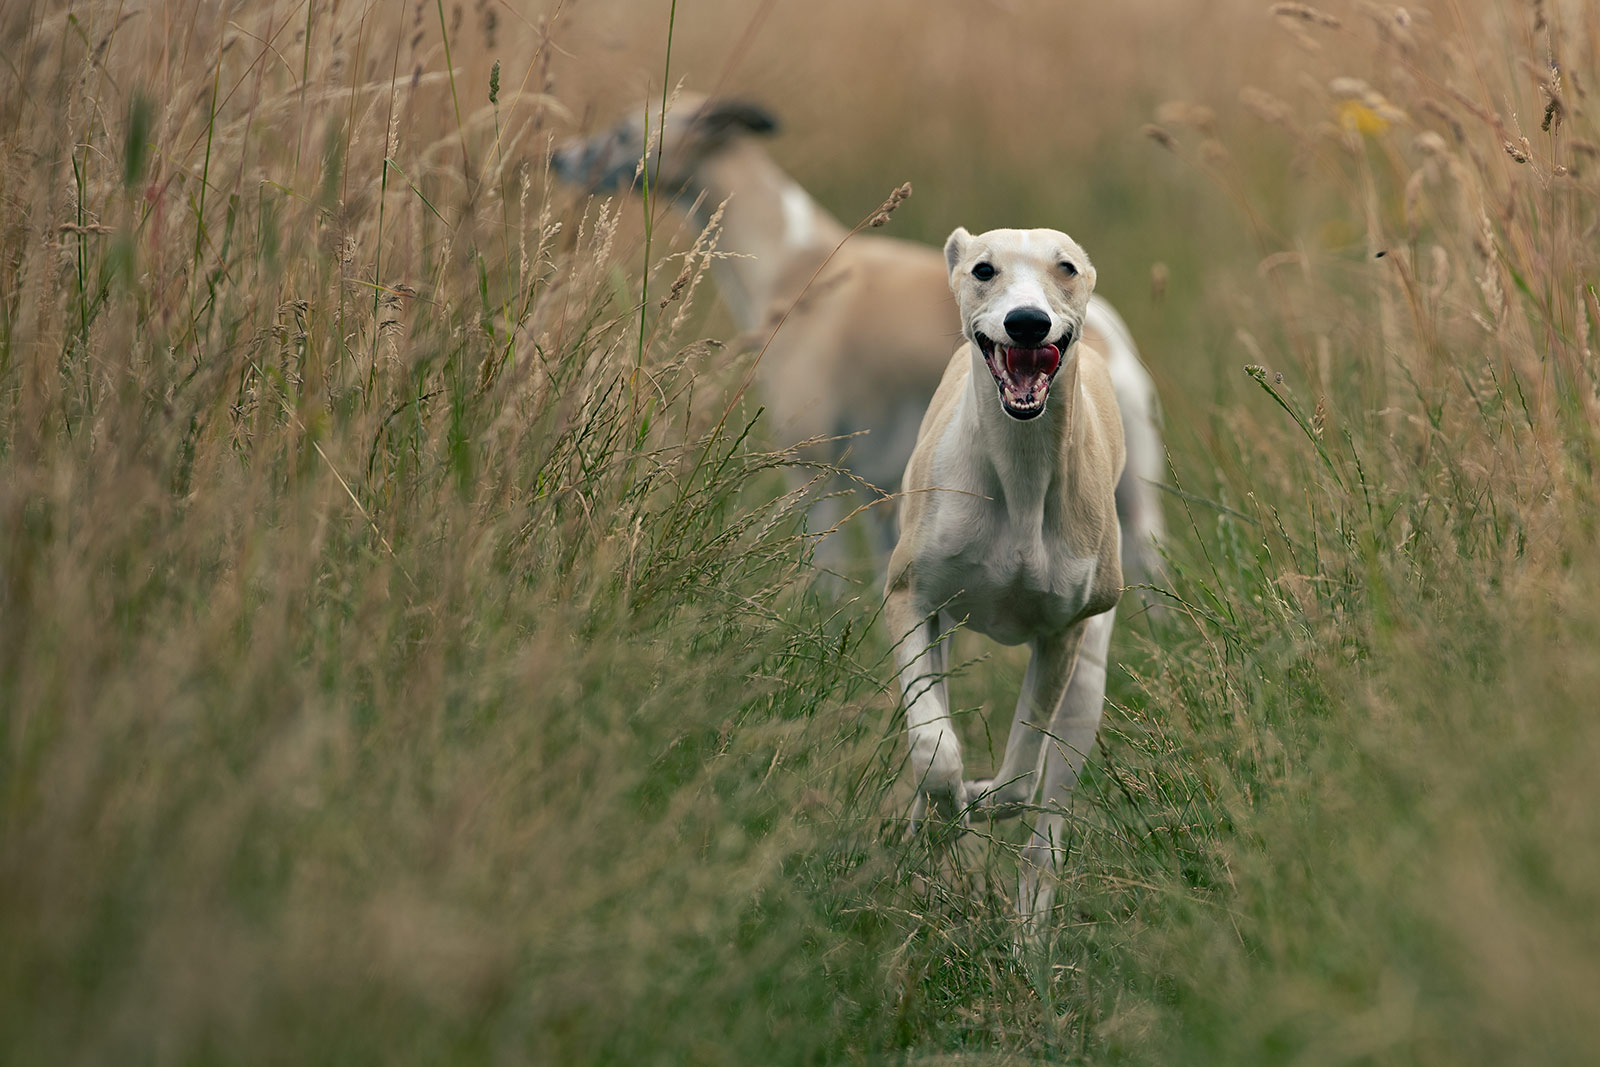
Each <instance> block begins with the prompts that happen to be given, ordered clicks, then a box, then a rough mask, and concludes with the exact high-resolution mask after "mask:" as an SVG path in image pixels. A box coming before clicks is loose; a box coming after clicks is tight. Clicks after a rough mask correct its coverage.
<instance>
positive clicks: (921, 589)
mask: <svg viewBox="0 0 1600 1067" xmlns="http://www.w3.org/2000/svg"><path fill="white" fill-rule="evenodd" d="M945 262H946V264H947V267H948V271H949V275H948V277H949V284H950V288H951V289H952V290H953V291H954V293H955V297H956V304H957V306H958V308H959V309H960V313H961V324H962V331H963V333H964V334H965V335H966V339H967V343H966V344H964V345H962V346H961V348H960V349H958V350H957V351H956V354H955V356H954V357H953V358H952V359H951V360H950V362H949V365H948V366H947V367H946V368H945V372H944V379H943V380H942V381H941V382H940V383H939V389H938V392H937V393H935V395H934V398H933V403H932V404H931V405H930V406H929V408H928V411H927V414H926V415H925V416H924V417H923V419H922V427H921V430H920V431H919V432H918V434H917V444H916V448H915V450H914V451H913V452H912V454H911V461H910V463H909V464H908V465H907V467H906V473H905V481H904V485H903V494H902V496H901V498H900V501H899V515H900V540H899V543H898V544H897V545H896V546H895V550H894V555H893V556H892V558H891V560H890V563H889V579H888V587H887V601H888V602H887V607H886V610H885V617H886V619H887V622H888V625H889V628H890V631H891V634H892V636H893V638H894V640H896V641H897V642H899V643H898V644H897V646H896V653H897V662H898V665H899V671H900V683H901V686H902V687H903V689H904V693H905V707H906V722H907V725H908V728H909V732H910V740H911V770H912V773H913V774H914V775H915V776H916V783H917V799H916V803H915V806H914V808H913V812H912V817H913V820H919V819H921V818H922V817H923V815H924V814H925V813H926V811H927V808H928V806H929V804H930V803H931V804H933V805H934V806H935V807H936V808H937V809H938V810H940V811H941V812H942V813H943V814H944V815H945V816H946V817H958V818H960V819H962V820H963V821H965V820H966V818H967V813H968V811H969V810H978V811H980V812H987V813H989V814H993V815H997V816H998V815H1006V814H1015V813H1016V810H1017V808H1018V806H1019V805H1023V804H1027V803H1028V802H1029V801H1032V800H1034V799H1035V798H1037V803H1038V804H1039V805H1040V806H1041V807H1042V809H1043V810H1042V812H1041V814H1040V815H1039V816H1038V818H1037V820H1036V821H1035V823H1034V827H1033V831H1032V834H1031V836H1030V839H1029V841H1028V844H1027V845H1026V846H1025V847H1024V849H1023V854H1022V862H1021V868H1022V870H1021V878H1020V887H1019V893H1018V909H1019V911H1020V913H1021V914H1022V915H1023V917H1024V919H1025V920H1026V921H1027V923H1028V926H1029V927H1030V928H1032V929H1037V925H1038V922H1039V918H1040V917H1041V916H1042V915H1043V914H1044V913H1045V912H1046V911H1047V910H1048V908H1049V906H1050V902H1051V898H1052V895H1053V888H1052V881H1053V880H1052V878H1051V877H1049V876H1047V868H1049V869H1051V870H1052V871H1053V869H1054V866H1055V864H1056V862H1057V859H1058V856H1059V848H1060V840H1061V828H1062V815H1061V809H1062V806H1063V804H1064V802H1065V801H1066V799H1067V797H1068V795H1069V794H1070V792H1071V790H1072V786H1073V784H1074V782H1076V780H1077V777H1078V771H1079V770H1080V769H1081V768H1082V766H1083V759H1084V756H1085V754H1086V753H1087V752H1088V750H1089V748H1090V746H1091V745H1093V743H1094V737H1095V731H1096V730H1097V729H1098V727H1099V724H1100V713H1101V705H1102V703H1103V702H1104V699H1105V687H1106V655H1107V649H1108V647H1109V645H1110V642H1111V627H1112V621H1113V618H1114V616H1115V609H1116V603H1117V598H1118V596H1119V595H1120V594H1121V591H1122V567H1121V563H1120V552H1119V543H1120V533H1119V529H1118V525H1117V514H1116V500H1115V496H1116V486H1117V482H1118V479H1119V478H1120V477H1121V476H1122V472H1123V465H1124V449H1123V431H1122V422H1121V419H1120V417H1119V415H1118V411H1117V397H1116V394H1115V391H1114V389H1113V383H1112V378H1111V375H1110V373H1109V371H1108V370H1107V367H1106V360H1105V359H1104V358H1103V357H1102V356H1101V354H1100V353H1099V352H1097V351H1096V350H1095V349H1093V348H1091V347H1090V346H1089V345H1088V344H1087V343H1085V342H1084V341H1083V340H1082V338H1083V336H1084V330H1085V321H1086V319H1087V316H1088V313H1089V309H1090V306H1091V304H1090V296H1091V294H1092V293H1093V291H1094V283H1095V271H1094V267H1093V266H1091V265H1090V263H1089V258H1088V256H1086V255H1085V254H1084V251H1083V249H1082V248H1080V247H1078V245H1077V244H1076V243H1075V242H1074V241H1073V240H1072V238H1070V237H1068V236H1067V235H1066V234H1064V233H1059V232H1057V231H1055V230H991V231H990V232H988V233H983V234H979V235H977V236H973V235H971V234H969V233H968V232H967V231H966V230H964V229H958V230H956V231H955V232H954V233H953V234H951V235H950V239H949V241H948V242H947V243H946V244H945ZM962 621H964V622H965V624H966V626H967V628H968V629H971V630H976V631H977V632H978V633H981V634H985V635H987V636H989V637H991V638H993V639H994V640H996V641H999V642H1001V643H1002V644H1007V645H1016V644H1023V643H1027V644H1028V645H1029V646H1030V647H1031V649H1032V659H1031V660H1030V661H1029V663H1028V670H1027V674H1026V676H1025V677H1024V679H1023V682H1022V693H1021V696H1020V697H1019V698H1018V700H1017V712H1016V718H1015V720H1014V721H1013V723H1012V726H1011V734H1010V736H1009V738H1008V739H1007V742H1006V751H1005V757H1004V760H1003V762H1002V764H1001V767H1000V770H999V772H998V773H997V774H996V775H995V777H994V778H993V779H992V780H989V781H978V782H971V781H965V780H963V777H962V764H961V746H960V744H959V742H958V741H957V739H956V734H955V731H954V729H953V728H952V724H951V721H950V703H949V697H948V695H947V693H946V687H945V681H944V654H943V650H942V645H941V636H942V635H943V634H946V633H948V631H949V629H950V627H951V626H952V625H954V623H956V622H962Z"/></svg>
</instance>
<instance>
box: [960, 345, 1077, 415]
mask: <svg viewBox="0 0 1600 1067" xmlns="http://www.w3.org/2000/svg"><path fill="white" fill-rule="evenodd" d="M1070 336H1071V335H1070V333H1069V334H1068V335H1067V336H1065V337H1062V338H1061V340H1060V341H1058V342H1057V343H1056V344H1050V345H1045V346H1043V347H1042V348H1013V347H1009V346H1007V345H1001V344H996V343H995V342H994V341H991V340H990V339H989V338H987V337H985V336H984V335H983V334H981V333H980V334H977V338H978V349H979V350H980V351H981V352H982V353H983V360H984V362H985V363H987V364H988V365H989V373H990V374H992V375H994V383H995V385H996V386H997V387H998V388H999V390H1000V406H1001V407H1003V408H1005V410H1006V414H1007V415H1010V416H1011V417H1012V418H1014V419H1031V418H1034V417H1035V416H1037V415H1040V414H1042V413H1043V412H1044V403H1045V399H1046V397H1047V396H1048V395H1049V393H1050V382H1051V380H1052V379H1053V378H1054V377H1055V374H1056V371H1057V370H1059V369H1060V368H1061V352H1062V350H1063V349H1065V348H1066V347H1067V346H1068V345H1069V344H1070V343H1071V342H1070Z"/></svg>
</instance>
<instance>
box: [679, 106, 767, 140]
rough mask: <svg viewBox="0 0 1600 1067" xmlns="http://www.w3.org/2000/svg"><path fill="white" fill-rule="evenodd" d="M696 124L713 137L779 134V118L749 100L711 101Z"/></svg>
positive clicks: (703, 108) (701, 111) (698, 115)
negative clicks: (744, 134) (737, 134)
mask: <svg viewBox="0 0 1600 1067" xmlns="http://www.w3.org/2000/svg"><path fill="white" fill-rule="evenodd" d="M695 124H696V125H697V126H699V127H700V128H701V129H702V130H704V131H705V132H706V134H707V135H709V136H712V137H726V136H728V135H730V134H734V133H758V134H761V135H762V136H764V137H770V136H771V135H772V134H775V133H777V132H778V117H777V116H776V115H774V114H773V113H772V112H770V111H768V110H767V109H766V108H764V107H762V106H761V105H760V104H754V103H751V102H750V101H748V100H710V101H707V102H706V104H705V106H704V107H702V108H701V109H700V112H699V114H697V115H696V116H695Z"/></svg>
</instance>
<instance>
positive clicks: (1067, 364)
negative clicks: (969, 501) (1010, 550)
mask: <svg viewBox="0 0 1600 1067" xmlns="http://www.w3.org/2000/svg"><path fill="white" fill-rule="evenodd" d="M968 347H969V348H970V349H971V352H972V373H971V374H969V375H968V376H967V394H968V395H967V403H966V405H965V407H964V411H963V417H964V418H967V419H970V420H972V422H973V424H974V425H973V432H972V434H971V435H970V436H968V438H967V439H968V440H977V441H980V442H982V449H983V462H984V464H985V465H986V466H987V467H988V468H989V469H990V470H991V471H992V472H993V474H994V477H995V479H996V480H997V481H998V482H999V486H1000V492H1001V495H1002V497H1003V498H1004V499H1003V501H1002V503H1003V504H1004V505H1005V509H1006V516H1007V518H1008V519H1009V520H1010V521H1011V523H1012V524H1013V525H1016V526H1034V527H1043V526H1044V525H1045V524H1046V522H1047V521H1049V519H1048V518H1047V517H1046V516H1045V514H1044V509H1045V506H1046V503H1047V501H1048V500H1049V499H1050V496H1051V491H1052V489H1056V490H1057V497H1058V498H1059V489H1060V483H1061V481H1062V480H1063V479H1070V478H1071V477H1072V472H1071V471H1070V470H1068V469H1067V464H1068V463H1070V462H1071V459H1072V457H1073V456H1074V455H1076V453H1077V450H1075V449H1073V448H1069V447H1068V444H1069V443H1070V442H1071V441H1072V440H1073V439H1074V437H1075V436H1076V435H1077V432H1078V430H1079V423H1080V422H1081V420H1079V419H1078V418H1076V417H1075V416H1076V414H1077V411H1078V408H1079V403H1080V401H1079V396H1078V394H1079V391H1080V390H1079V385H1078V351H1079V346H1078V345H1076V344H1074V345H1073V346H1072V347H1071V348H1069V349H1068V350H1067V351H1066V353H1065V354H1064V355H1063V357H1062V360H1061V367H1060V369H1059V370H1058V371H1057V372H1056V376H1055V380H1054V381H1053V382H1051V385H1050V396H1049V400H1048V402H1047V403H1046V404H1045V409H1044V411H1043V412H1041V413H1040V414H1039V415H1037V416H1036V417H1034V418H1032V419H1027V420H1025V421H1024V420H1019V419H1014V418H1012V417H1011V416H1010V415H1007V414H1006V413H1005V410H1004V409H1003V408H1001V406H1000V398H999V396H998V395H997V393H996V390H995V386H994V377H993V375H991V374H990V373H989V368H988V365H987V364H986V363H985V362H984V359H983V355H982V353H980V352H979V351H978V346H977V345H976V344H970V345H969V346H968Z"/></svg>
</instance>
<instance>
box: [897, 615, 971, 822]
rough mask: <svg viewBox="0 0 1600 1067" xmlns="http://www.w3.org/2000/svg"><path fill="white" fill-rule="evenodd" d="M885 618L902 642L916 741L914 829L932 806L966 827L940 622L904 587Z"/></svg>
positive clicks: (903, 679)
mask: <svg viewBox="0 0 1600 1067" xmlns="http://www.w3.org/2000/svg"><path fill="white" fill-rule="evenodd" d="M884 617H885V621H887V622H888V624H889V633H890V635H891V636H892V637H893V638H894V639H895V641H896V642H897V643H896V645H895V650H894V651H895V661H896V663H897V665H898V666H899V670H900V687H901V691H902V693H903V694H904V698H905V707H906V730H907V733H908V734H909V736H910V740H911V774H912V776H913V781H915V782H916V786H917V799H916V801H915V803H914V804H913V805H912V808H911V828H912V830H913V831H915V830H916V828H917V827H918V826H919V825H920V824H921V822H922V819H923V818H924V816H925V815H926V814H927V810H928V804H929V802H930V801H931V802H932V804H933V807H934V809H935V811H936V812H938V813H939V814H940V815H942V816H943V817H944V818H946V819H953V818H957V817H959V818H960V819H961V821H962V823H963V824H965V823H966V821H967V790H966V784H965V783H964V782H963V781H962V780H961V743H960V741H958V740H957V739H956V733H955V730H954V729H953V728H952V723H951V721H950V698H949V695H948V693H947V692H946V688H945V675H944V645H943V643H942V640H941V635H940V634H939V632H938V626H937V622H938V616H937V615H936V614H935V615H934V616H932V617H929V616H926V615H922V614H920V613H919V612H918V611H917V608H916V605H915V603H914V602H913V598H912V595H911V591H910V589H909V588H904V587H902V588H901V589H897V590H896V591H894V592H892V593H890V594H889V598H888V602H887V603H886V605H885V607H884Z"/></svg>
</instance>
